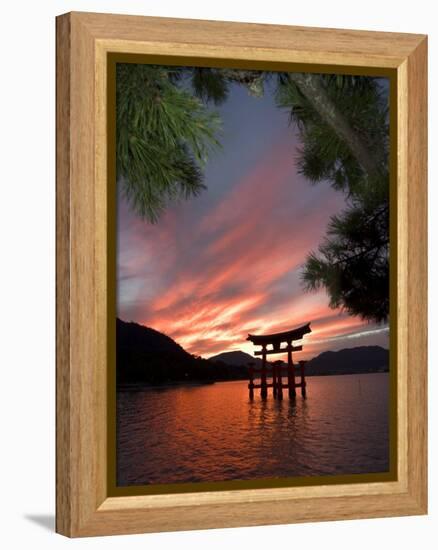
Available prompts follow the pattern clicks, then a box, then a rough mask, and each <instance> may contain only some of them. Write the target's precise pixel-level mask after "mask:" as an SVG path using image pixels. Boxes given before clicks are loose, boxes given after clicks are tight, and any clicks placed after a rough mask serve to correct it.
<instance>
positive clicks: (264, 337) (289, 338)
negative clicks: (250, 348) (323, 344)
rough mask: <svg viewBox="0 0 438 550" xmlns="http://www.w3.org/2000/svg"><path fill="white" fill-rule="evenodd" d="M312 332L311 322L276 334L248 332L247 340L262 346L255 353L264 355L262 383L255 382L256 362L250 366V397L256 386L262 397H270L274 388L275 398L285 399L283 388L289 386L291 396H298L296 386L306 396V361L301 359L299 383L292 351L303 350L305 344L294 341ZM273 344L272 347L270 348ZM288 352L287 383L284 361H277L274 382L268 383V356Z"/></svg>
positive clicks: (252, 395)
mask: <svg viewBox="0 0 438 550" xmlns="http://www.w3.org/2000/svg"><path fill="white" fill-rule="evenodd" d="M309 332H312V330H311V329H310V323H307V324H306V325H303V326H301V327H298V328H295V329H292V330H288V331H286V332H277V333H275V334H259V335H256V334H248V338H247V340H249V341H250V342H252V343H253V344H254V345H255V346H261V347H262V349H261V350H259V351H256V352H254V355H261V356H262V368H261V371H260V384H254V364H253V363H252V364H250V367H249V384H248V388H249V397H250V399H253V398H254V388H260V396H261V397H262V399H266V398H267V397H268V388H272V394H273V396H274V398H278V399H283V388H288V391H289V397H291V398H293V397H295V396H296V388H301V395H302V396H303V397H306V380H305V374H304V365H305V364H306V361H299V365H300V374H301V381H300V382H299V383H298V384H297V383H296V381H295V365H294V363H293V360H292V352H294V351H301V350H302V349H303V346H302V345H301V346H294V345H293V342H294V341H296V340H301V339H302V338H303V336H304V335H305V334H308V333H309ZM283 342H284V343H286V347H283V348H282V347H281V344H282V343H283ZM269 345H271V346H272V348H271V349H268V346H269ZM286 352H287V384H283V379H282V374H283V372H282V370H283V368H284V367H282V364H283V362H282V361H275V363H274V364H273V366H272V383H268V381H267V378H266V375H267V369H266V356H267V355H271V354H275V353H286Z"/></svg>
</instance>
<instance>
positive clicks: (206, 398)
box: [57, 13, 427, 536]
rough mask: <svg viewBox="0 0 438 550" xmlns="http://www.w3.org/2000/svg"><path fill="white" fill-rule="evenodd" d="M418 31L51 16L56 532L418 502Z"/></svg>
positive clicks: (372, 510) (421, 471) (324, 516)
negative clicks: (54, 106)
mask: <svg viewBox="0 0 438 550" xmlns="http://www.w3.org/2000/svg"><path fill="white" fill-rule="evenodd" d="M426 67H427V42H426V37H424V36H420V35H414V34H394V33H375V32H363V31H345V30H342V31H341V30H332V29H312V28H300V27H287V26H269V25H255V24H243V23H221V22H212V21H189V20H182V19H179V20H178V19H161V18H148V17H133V16H118V15H103V14H91V13H70V14H66V15H62V16H60V17H58V19H57V531H58V532H59V533H62V534H64V535H67V536H89V535H103V534H119V533H120V534H121V533H140V532H148V531H163V530H185V529H204V528H214V527H231V526H241V525H242V526H243V525H261V524H275V523H277V524H278V523H292V522H302V521H315V520H330V519H347V518H365V517H367V518H369V517H383V516H392V515H412V514H424V513H426V510H427V463H426V455H427V453H426V432H427V414H426V413H427V392H426V382H427V377H426V347H427V329H426V311H427V306H426V299H427V296H426V294H427V281H426V261H427V259H426V189H427V187H426V185H427V181H426V179H427V178H426V176H427V174H426V169H427V168H426V137H427V116H426V115H427V103H426V96H427V70H426Z"/></svg>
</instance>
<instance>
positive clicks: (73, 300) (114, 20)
mask: <svg viewBox="0 0 438 550" xmlns="http://www.w3.org/2000/svg"><path fill="white" fill-rule="evenodd" d="M114 53H118V54H141V55H145V54H147V55H149V56H153V57H154V59H156V58H157V56H159V57H160V56H163V58H165V57H167V58H169V57H172V58H175V57H176V58H181V60H184V61H185V62H186V63H187V60H190V59H196V60H197V61H199V60H200V59H202V60H203V62H204V63H205V65H207V66H208V64H209V63H212V62H213V61H217V60H222V61H224V60H225V61H228V62H234V63H240V64H242V63H243V64H244V65H245V66H251V67H258V66H260V64H263V63H269V64H270V66H271V67H274V66H275V65H276V64H277V65H278V66H279V67H280V66H281V67H284V66H287V67H290V68H291V69H293V68H296V69H299V68H300V67H303V66H306V70H309V69H308V67H309V66H311V67H312V69H311V70H314V72H318V71H319V72H324V71H326V72H327V70H328V68H330V70H331V71H332V72H333V71H334V72H336V71H339V72H341V71H344V72H345V71H346V70H348V71H349V72H353V73H354V72H359V73H360V72H362V73H363V72H364V71H365V73H366V71H367V70H369V71H371V72H373V73H376V74H378V73H379V71H380V72H382V74H385V75H391V78H393V79H394V80H393V81H394V82H395V83H396V88H395V89H396V93H395V94H394V95H393V96H392V99H391V100H392V101H395V104H396V113H397V116H396V128H397V131H396V139H395V145H396V151H395V152H394V151H392V154H391V156H392V162H393V165H392V166H393V168H394V173H395V174H396V180H395V186H396V201H395V204H396V209H397V215H396V220H397V223H396V227H395V231H396V235H397V239H396V242H397V251H396V254H395V256H396V262H397V288H396V298H397V302H396V303H397V308H396V309H397V311H396V323H397V346H396V349H397V374H396V378H397V379H396V387H397V399H396V407H397V426H396V430H397V464H396V479H395V480H392V481H377V482H368V483H354V484H348V483H340V484H327V485H313V486H307V487H306V486H301V487H280V488H260V489H251V490H224V491H215V492H209V491H204V492H192V493H185V494H149V495H136V496H108V458H107V457H108V440H107V430H108V423H109V422H111V420H110V419H109V418H108V416H107V407H108V396H107V387H108V377H107V361H108V337H109V336H108V334H109V333H108V327H109V325H108V316H109V312H110V311H111V305H110V304H108V300H107V296H108V294H107V291H108V287H107V283H108V279H107V269H108V265H109V261H110V260H109V258H108V248H107V240H108V218H107V214H108V205H109V201H111V198H110V197H109V196H108V193H107V185H106V183H107V175H108V169H109V168H108V163H107V137H108V136H107V99H108V97H107V60H108V56H109V55H110V54H114ZM426 155H427V38H426V37H425V36H422V35H414V34H398V33H381V32H365V31H347V30H332V29H315V28H301V27H288V26H271V25H259V24H245V23H224V22H213V21H197V20H183V19H165V18H149V17H134V16H125V15H104V14H93V13H75V12H73V13H69V14H65V15H61V16H59V17H58V18H57V218H56V220H57V238H56V246H57V386H56V387H57V409H56V414H57V428H56V435H57V474H56V475H57V513H56V530H57V532H59V533H61V534H63V535H66V536H70V537H78V536H91V535H110V534H127V533H143V532H151V531H172V530H186V529H206V528H215V527H234V526H250V525H266V524H281V523H292V522H304V521H322V520H339V519H350V518H372V517H384V516H401V515H413V514H425V513H427V441H426V434H427V327H426V323H427V235H426V228H427V187H426V186H427V181H426V180H427V158H426Z"/></svg>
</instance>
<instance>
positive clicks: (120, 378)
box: [116, 319, 247, 385]
mask: <svg viewBox="0 0 438 550" xmlns="http://www.w3.org/2000/svg"><path fill="white" fill-rule="evenodd" d="M116 342H117V345H116V373H117V384H118V385H123V384H150V385H155V384H167V383H173V382H205V383H207V382H215V381H220V380H221V381H223V380H235V379H241V378H246V377H247V369H246V368H239V367H232V366H230V365H226V364H223V363H222V364H219V363H218V364H215V363H211V362H210V361H207V360H206V359H202V358H200V357H195V356H193V355H191V354H190V353H188V352H187V351H185V350H184V349H183V348H182V347H181V346H180V345H179V344H177V343H176V342H175V341H174V340H172V338H170V337H169V336H166V335H165V334H162V333H161V332H158V331H157V330H154V329H152V328H150V327H145V326H143V325H139V324H137V323H133V322H130V323H127V322H125V321H122V320H121V319H117V324H116Z"/></svg>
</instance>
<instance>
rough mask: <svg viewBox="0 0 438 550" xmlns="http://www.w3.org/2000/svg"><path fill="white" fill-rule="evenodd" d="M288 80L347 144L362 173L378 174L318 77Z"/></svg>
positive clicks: (308, 75)
mask: <svg viewBox="0 0 438 550" xmlns="http://www.w3.org/2000/svg"><path fill="white" fill-rule="evenodd" d="M289 78H290V80H291V81H293V82H294V83H295V84H296V85H297V86H298V88H299V89H300V91H301V92H302V93H303V94H304V96H305V97H306V98H307V99H308V101H309V102H310V103H311V105H312V106H313V108H314V109H315V110H316V111H317V113H318V114H319V115H320V116H321V118H322V119H323V120H324V121H325V122H326V123H327V124H328V125H329V126H330V127H331V128H332V129H333V131H334V132H335V133H336V134H337V135H338V136H339V137H340V138H341V139H342V140H343V141H344V142H345V143H346V144H347V146H348V147H349V149H350V151H351V152H352V154H353V155H354V157H355V158H356V160H357V161H358V163H359V164H360V166H361V167H362V169H363V170H364V172H365V173H366V174H367V175H368V176H370V177H371V176H374V175H375V174H376V173H377V172H378V163H376V162H375V160H374V159H373V157H372V156H371V154H370V152H369V151H368V149H367V147H366V146H365V145H364V144H363V143H362V141H361V139H360V137H359V136H358V135H357V133H356V132H355V131H354V129H353V128H352V127H351V126H350V124H349V123H348V121H347V119H346V118H345V117H344V115H343V114H342V113H341V111H340V110H339V109H338V108H337V107H336V105H334V103H333V102H332V101H331V99H330V97H329V96H328V94H327V92H326V90H325V89H324V87H323V86H322V85H321V80H320V78H319V77H318V75H314V74H311V73H290V74H289Z"/></svg>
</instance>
